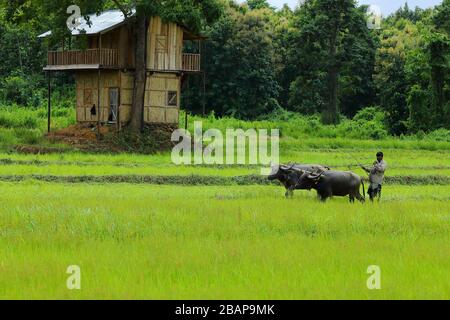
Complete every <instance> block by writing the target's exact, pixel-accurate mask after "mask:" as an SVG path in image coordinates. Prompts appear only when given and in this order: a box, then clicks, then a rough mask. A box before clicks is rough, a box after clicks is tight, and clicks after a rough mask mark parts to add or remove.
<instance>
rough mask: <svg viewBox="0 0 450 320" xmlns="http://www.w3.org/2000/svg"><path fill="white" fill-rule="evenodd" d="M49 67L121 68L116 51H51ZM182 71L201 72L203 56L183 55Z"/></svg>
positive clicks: (194, 54) (49, 53)
mask: <svg viewBox="0 0 450 320" xmlns="http://www.w3.org/2000/svg"><path fill="white" fill-rule="evenodd" d="M48 65H49V66H69V65H100V66H102V67H110V68H117V67H120V65H119V52H118V50H116V49H87V50H70V51H49V52H48ZM182 70H183V71H187V72H198V71H200V70H201V55H200V54H196V53H183V55H182Z"/></svg>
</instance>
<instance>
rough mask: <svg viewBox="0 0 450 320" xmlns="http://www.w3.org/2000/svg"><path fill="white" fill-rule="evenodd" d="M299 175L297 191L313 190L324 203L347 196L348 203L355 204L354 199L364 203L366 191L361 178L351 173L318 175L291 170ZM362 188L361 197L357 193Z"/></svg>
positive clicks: (322, 173) (326, 172) (327, 172)
mask: <svg viewBox="0 0 450 320" xmlns="http://www.w3.org/2000/svg"><path fill="white" fill-rule="evenodd" d="M292 170H294V171H297V173H298V174H300V178H299V180H298V182H297V186H296V188H297V189H307V190H311V189H315V190H316V191H317V196H318V197H319V199H320V200H321V201H326V200H327V199H328V198H330V197H333V196H339V197H345V196H347V195H348V196H349V199H350V202H355V198H356V199H358V200H359V201H361V202H363V203H364V202H365V196H366V191H365V187H364V182H363V180H362V178H361V177H360V176H358V175H356V174H354V173H353V172H345V171H332V170H330V171H322V172H318V173H314V172H304V171H301V170H296V169H294V168H293V169H292ZM361 184H362V187H363V195H364V196H363V195H361V194H360V193H359V189H360V186H361Z"/></svg>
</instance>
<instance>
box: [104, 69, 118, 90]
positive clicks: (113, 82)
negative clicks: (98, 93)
mask: <svg viewBox="0 0 450 320" xmlns="http://www.w3.org/2000/svg"><path fill="white" fill-rule="evenodd" d="M102 83H103V87H104V88H118V87H119V74H118V73H117V72H114V73H112V72H108V73H105V74H103V75H102Z"/></svg>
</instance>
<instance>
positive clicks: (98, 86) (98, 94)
mask: <svg viewBox="0 0 450 320" xmlns="http://www.w3.org/2000/svg"><path fill="white" fill-rule="evenodd" d="M101 110H102V109H101V107H100V68H99V69H98V74H97V139H100V121H101V117H100V113H101Z"/></svg>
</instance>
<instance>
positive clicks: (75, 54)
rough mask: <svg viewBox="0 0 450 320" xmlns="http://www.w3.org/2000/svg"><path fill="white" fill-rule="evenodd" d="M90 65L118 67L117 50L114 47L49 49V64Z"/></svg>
mask: <svg viewBox="0 0 450 320" xmlns="http://www.w3.org/2000/svg"><path fill="white" fill-rule="evenodd" d="M83 64H84V65H92V64H98V65H101V66H103V67H118V66H119V52H118V50H115V49H87V50H83V51H82V50H71V51H49V52H48V65H49V66H65V65H83Z"/></svg>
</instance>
